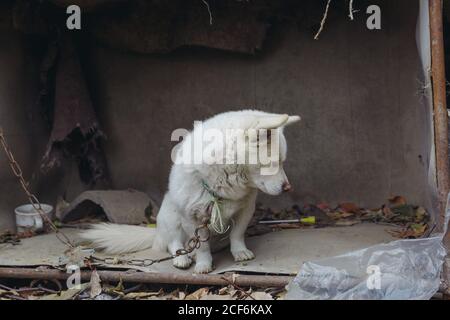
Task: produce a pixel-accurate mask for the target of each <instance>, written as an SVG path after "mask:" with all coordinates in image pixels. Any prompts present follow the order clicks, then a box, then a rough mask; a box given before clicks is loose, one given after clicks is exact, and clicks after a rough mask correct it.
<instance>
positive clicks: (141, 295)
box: [123, 290, 162, 300]
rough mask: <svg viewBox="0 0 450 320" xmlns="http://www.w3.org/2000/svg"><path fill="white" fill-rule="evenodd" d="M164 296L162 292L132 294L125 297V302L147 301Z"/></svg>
mask: <svg viewBox="0 0 450 320" xmlns="http://www.w3.org/2000/svg"><path fill="white" fill-rule="evenodd" d="M161 294H162V291H161V290H160V291H158V292H130V293H127V294H126V295H124V297H123V298H124V299H125V300H135V299H145V298H149V297H157V296H159V295H161Z"/></svg>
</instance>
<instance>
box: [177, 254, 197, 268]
mask: <svg viewBox="0 0 450 320" xmlns="http://www.w3.org/2000/svg"><path fill="white" fill-rule="evenodd" d="M191 264H192V259H191V258H190V257H189V256H187V255H184V256H178V257H176V258H174V259H173V265H174V266H175V267H177V268H180V269H187V268H189V267H190V266H191Z"/></svg>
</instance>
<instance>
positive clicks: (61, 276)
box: [0, 268, 294, 288]
mask: <svg viewBox="0 0 450 320" xmlns="http://www.w3.org/2000/svg"><path fill="white" fill-rule="evenodd" d="M97 272H98V275H99V276H100V279H102V281H111V282H119V281H121V280H122V281H124V282H132V283H155V284H163V283H164V284H182V285H187V284H188V285H210V286H226V285H228V284H230V283H234V284H236V285H238V286H242V287H261V288H268V287H284V286H285V285H287V284H288V283H289V281H291V280H292V279H293V278H294V277H290V276H270V275H263V276H261V275H244V274H241V275H237V276H235V277H233V276H232V275H220V274H191V273H182V274H179V273H151V272H134V273H129V272H125V271H100V270H99V271H97ZM91 273H92V272H91V271H81V274H80V278H81V279H80V280H82V281H89V280H90V279H91ZM70 275H71V274H70V273H65V272H63V271H60V270H55V269H47V270H39V269H30V268H0V279H1V278H5V279H7V278H9V279H44V280H51V279H57V280H66V279H67V278H68V277H69V276H70Z"/></svg>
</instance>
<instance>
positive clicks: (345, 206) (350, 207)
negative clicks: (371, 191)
mask: <svg viewBox="0 0 450 320" xmlns="http://www.w3.org/2000/svg"><path fill="white" fill-rule="evenodd" d="M338 209H339V211H342V212H346V213H355V214H357V213H359V212H360V208H359V207H358V206H357V205H356V204H354V203H352V202H344V203H341V204H339V206H338Z"/></svg>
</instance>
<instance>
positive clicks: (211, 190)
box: [202, 179, 223, 201]
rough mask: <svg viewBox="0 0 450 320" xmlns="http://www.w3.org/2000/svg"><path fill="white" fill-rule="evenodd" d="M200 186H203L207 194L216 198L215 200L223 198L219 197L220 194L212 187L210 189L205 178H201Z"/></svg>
mask: <svg viewBox="0 0 450 320" xmlns="http://www.w3.org/2000/svg"><path fill="white" fill-rule="evenodd" d="M202 186H203V188H204V189H205V190H206V191H207V192H208V193H209V195H210V196H211V197H213V198H214V199H216V200H219V201H220V200H223V198H222V197H221V196H219V195H218V194H217V192H215V191H214V190H213V189H211V188H210V187H209V185H208V184H207V183H206V181H205V180H203V179H202Z"/></svg>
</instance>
